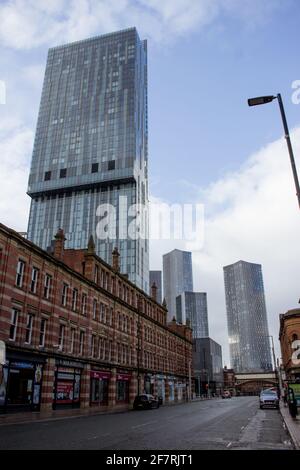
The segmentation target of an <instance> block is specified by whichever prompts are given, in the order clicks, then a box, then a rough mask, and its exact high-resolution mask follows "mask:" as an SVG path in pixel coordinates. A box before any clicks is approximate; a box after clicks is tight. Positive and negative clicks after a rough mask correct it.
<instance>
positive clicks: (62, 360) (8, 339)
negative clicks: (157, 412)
mask: <svg viewBox="0 0 300 470" xmlns="http://www.w3.org/2000/svg"><path fill="white" fill-rule="evenodd" d="M64 240H65V237H64V234H63V231H62V230H60V231H59V232H58V234H57V235H56V237H55V241H54V244H53V254H49V253H47V252H46V251H44V250H41V249H40V248H39V247H37V246H36V245H34V244H33V243H31V242H29V241H28V240H26V239H25V238H23V237H22V236H21V235H19V234H18V233H17V232H15V231H13V230H11V229H9V228H7V227H5V226H4V225H2V224H0V340H2V341H4V342H5V344H6V363H5V365H4V366H3V367H2V370H1V375H0V410H2V411H7V410H16V409H26V408H27V409H31V410H39V409H49V408H52V407H53V408H57V407H79V406H80V407H89V406H100V407H103V409H112V408H116V407H120V408H127V407H129V406H130V405H131V404H132V402H133V400H134V397H135V395H136V394H137V393H138V392H140V393H142V392H144V391H145V392H147V393H153V394H155V395H158V396H161V397H162V398H163V401H164V402H176V401H181V400H186V399H187V398H188V395H189V394H190V393H191V376H192V370H191V363H192V331H191V329H190V328H189V327H187V326H183V325H178V324H176V322H172V323H171V324H169V325H167V324H166V318H167V309H166V307H165V306H164V305H160V304H158V303H157V302H156V287H155V286H154V285H153V286H152V295H151V297H150V296H148V295H146V294H145V293H144V292H143V291H141V290H140V289H138V288H137V287H136V286H135V285H134V284H132V283H131V282H130V281H129V280H128V279H127V278H126V276H124V275H122V274H121V273H120V272H119V253H118V251H117V250H114V252H113V256H112V259H113V262H112V266H110V265H108V264H107V263H105V262H104V261H103V260H102V259H100V258H99V257H98V256H96V254H95V249H94V242H93V239H92V238H91V239H90V241H89V245H88V247H87V249H84V250H72V249H64ZM0 369H1V366H0Z"/></svg>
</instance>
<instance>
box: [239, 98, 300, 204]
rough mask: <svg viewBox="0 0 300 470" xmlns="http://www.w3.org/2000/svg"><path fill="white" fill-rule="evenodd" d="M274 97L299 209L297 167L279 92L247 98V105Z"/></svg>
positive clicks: (299, 190)
mask: <svg viewBox="0 0 300 470" xmlns="http://www.w3.org/2000/svg"><path fill="white" fill-rule="evenodd" d="M274 99H277V100H278V104H279V109H280V113H281V118H282V123H283V129H284V136H285V140H286V143H287V147H288V151H289V156H290V161H291V166H292V171H293V176H294V182H295V187H296V194H297V199H298V205H299V209H300V185H299V179H298V175H297V168H296V164H295V158H294V153H293V148H292V144H291V139H290V134H289V129H288V125H287V120H286V116H285V111H284V107H283V102H282V98H281V94H280V93H278V94H277V96H273V95H268V96H258V97H256V98H249V99H248V105H249V106H258V105H260V104H266V103H270V102H271V101H273V100H274Z"/></svg>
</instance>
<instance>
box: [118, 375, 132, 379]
mask: <svg viewBox="0 0 300 470" xmlns="http://www.w3.org/2000/svg"><path fill="white" fill-rule="evenodd" d="M130 379H131V376H130V375H129V374H117V380H130Z"/></svg>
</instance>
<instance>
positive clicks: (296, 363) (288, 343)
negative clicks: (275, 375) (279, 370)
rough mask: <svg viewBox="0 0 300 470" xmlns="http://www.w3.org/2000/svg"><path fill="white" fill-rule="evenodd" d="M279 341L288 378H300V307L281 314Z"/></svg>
mask: <svg viewBox="0 0 300 470" xmlns="http://www.w3.org/2000/svg"><path fill="white" fill-rule="evenodd" d="M279 321H280V329H279V341H280V346H281V353H282V365H283V369H284V371H285V373H286V379H287V380H292V381H294V380H296V379H298V380H300V309H299V308H295V309H293V310H288V311H287V312H286V313H284V314H283V313H282V314H280V315H279Z"/></svg>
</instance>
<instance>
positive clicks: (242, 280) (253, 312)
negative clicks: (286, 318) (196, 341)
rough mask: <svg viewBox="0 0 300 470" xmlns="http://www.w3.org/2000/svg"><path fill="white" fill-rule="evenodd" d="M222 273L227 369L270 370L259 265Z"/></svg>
mask: <svg viewBox="0 0 300 470" xmlns="http://www.w3.org/2000/svg"><path fill="white" fill-rule="evenodd" d="M223 269H224V281H225V295H226V309H227V324H228V335H229V350H230V360H231V367H232V368H233V369H234V370H235V372H263V371H269V370H272V359H271V348H270V339H269V329H268V320H267V311H266V304H265V294H264V285H263V277H262V268H261V265H260V264H253V263H247V262H245V261H238V262H237V263H234V264H231V265H229V266H225V267H224V268H223Z"/></svg>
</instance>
